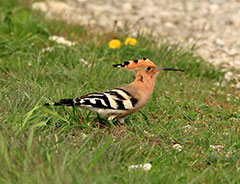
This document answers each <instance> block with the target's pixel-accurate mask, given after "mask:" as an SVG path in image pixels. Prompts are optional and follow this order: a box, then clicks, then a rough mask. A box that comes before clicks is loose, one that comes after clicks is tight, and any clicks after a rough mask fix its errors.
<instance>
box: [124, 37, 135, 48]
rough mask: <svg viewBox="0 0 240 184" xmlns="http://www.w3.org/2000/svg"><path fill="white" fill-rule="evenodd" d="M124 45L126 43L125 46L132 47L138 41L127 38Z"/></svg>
mask: <svg viewBox="0 0 240 184" xmlns="http://www.w3.org/2000/svg"><path fill="white" fill-rule="evenodd" d="M124 43H125V45H132V46H134V45H136V44H137V40H136V39H135V38H131V37H128V38H126V40H125V42H124Z"/></svg>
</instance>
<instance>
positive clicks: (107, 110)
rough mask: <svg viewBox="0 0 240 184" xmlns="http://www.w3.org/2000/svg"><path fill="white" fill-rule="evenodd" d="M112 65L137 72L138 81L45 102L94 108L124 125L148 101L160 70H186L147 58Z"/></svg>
mask: <svg viewBox="0 0 240 184" xmlns="http://www.w3.org/2000/svg"><path fill="white" fill-rule="evenodd" d="M113 66H114V67H120V68H124V69H127V70H132V71H135V74H136V76H135V80H134V81H133V82H132V83H130V84H128V85H126V86H123V87H120V88H115V89H113V90H110V91H106V92H94V93H89V94H86V95H83V96H80V97H77V98H74V99H61V100H60V101H59V102H53V103H47V104H45V105H46V106H49V105H54V106H61V105H67V106H77V107H80V108H83V109H87V110H91V111H95V112H97V113H99V114H100V115H102V116H105V117H107V118H108V120H109V121H110V122H112V120H113V119H115V118H116V119H118V121H119V122H120V123H121V124H123V123H124V119H125V117H126V116H128V115H130V114H132V113H134V112H136V111H138V110H139V109H141V108H142V107H143V106H144V105H145V104H146V103H147V101H148V100H149V98H150V97H151V95H152V93H153V89H154V85H155V79H156V76H157V74H158V72H159V71H161V70H171V71H181V72H183V71H184V70H181V69H173V68H161V67H157V66H156V65H155V64H154V63H153V62H152V61H150V60H149V59H147V58H143V59H139V60H132V61H125V62H124V63H122V64H115V65H113Z"/></svg>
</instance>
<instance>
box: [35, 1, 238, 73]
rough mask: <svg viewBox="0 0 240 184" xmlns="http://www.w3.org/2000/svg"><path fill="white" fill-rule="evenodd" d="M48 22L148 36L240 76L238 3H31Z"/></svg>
mask: <svg viewBox="0 0 240 184" xmlns="http://www.w3.org/2000/svg"><path fill="white" fill-rule="evenodd" d="M32 8H33V9H34V10H41V11H43V12H45V15H46V16H47V17H49V18H54V19H63V20H65V21H67V22H70V23H74V24H76V23H77V24H80V25H85V26H89V27H90V28H93V29H94V30H105V31H112V30H116V29H118V28H121V29H124V30H127V31H128V32H129V34H130V35H135V34H136V33H137V32H141V33H143V34H144V33H151V34H153V35H154V36H156V37H158V38H161V39H163V40H167V41H168V42H170V43H173V44H179V45H182V46H183V47H185V46H187V47H190V46H192V45H194V46H195V50H196V54H197V55H200V56H201V57H202V58H204V59H206V60H207V61H209V62H210V63H211V64H213V65H215V66H221V67H223V68H225V70H230V69H231V68H234V69H236V70H239V71H240V52H239V51H240V1H239V0H201V1H197V0H189V1H187V0H168V1H166V0H148V1H147V0H65V1H64V2H63V1H61V2H60V1H42V2H35V3H33V4H32Z"/></svg>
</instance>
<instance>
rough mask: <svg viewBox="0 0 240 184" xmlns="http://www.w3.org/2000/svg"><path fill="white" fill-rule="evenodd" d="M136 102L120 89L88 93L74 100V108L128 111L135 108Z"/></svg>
mask: <svg viewBox="0 0 240 184" xmlns="http://www.w3.org/2000/svg"><path fill="white" fill-rule="evenodd" d="M137 102H138V100H137V99H135V98H134V97H133V96H132V95H131V94H130V93H128V92H127V91H126V90H123V89H121V88H117V89H113V90H111V91H106V92H96V93H90V94H87V95H84V96H81V97H78V98H75V99H74V103H75V105H76V106H81V107H85V108H87V109H91V108H93V109H111V110H130V109H133V108H134V107H135V106H136V104H137Z"/></svg>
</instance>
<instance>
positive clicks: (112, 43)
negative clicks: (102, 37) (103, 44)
mask: <svg viewBox="0 0 240 184" xmlns="http://www.w3.org/2000/svg"><path fill="white" fill-rule="evenodd" d="M121 44H122V43H121V42H120V40H117V39H113V40H111V41H110V42H108V47H109V48H111V49H116V48H119V47H120V46H121Z"/></svg>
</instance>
